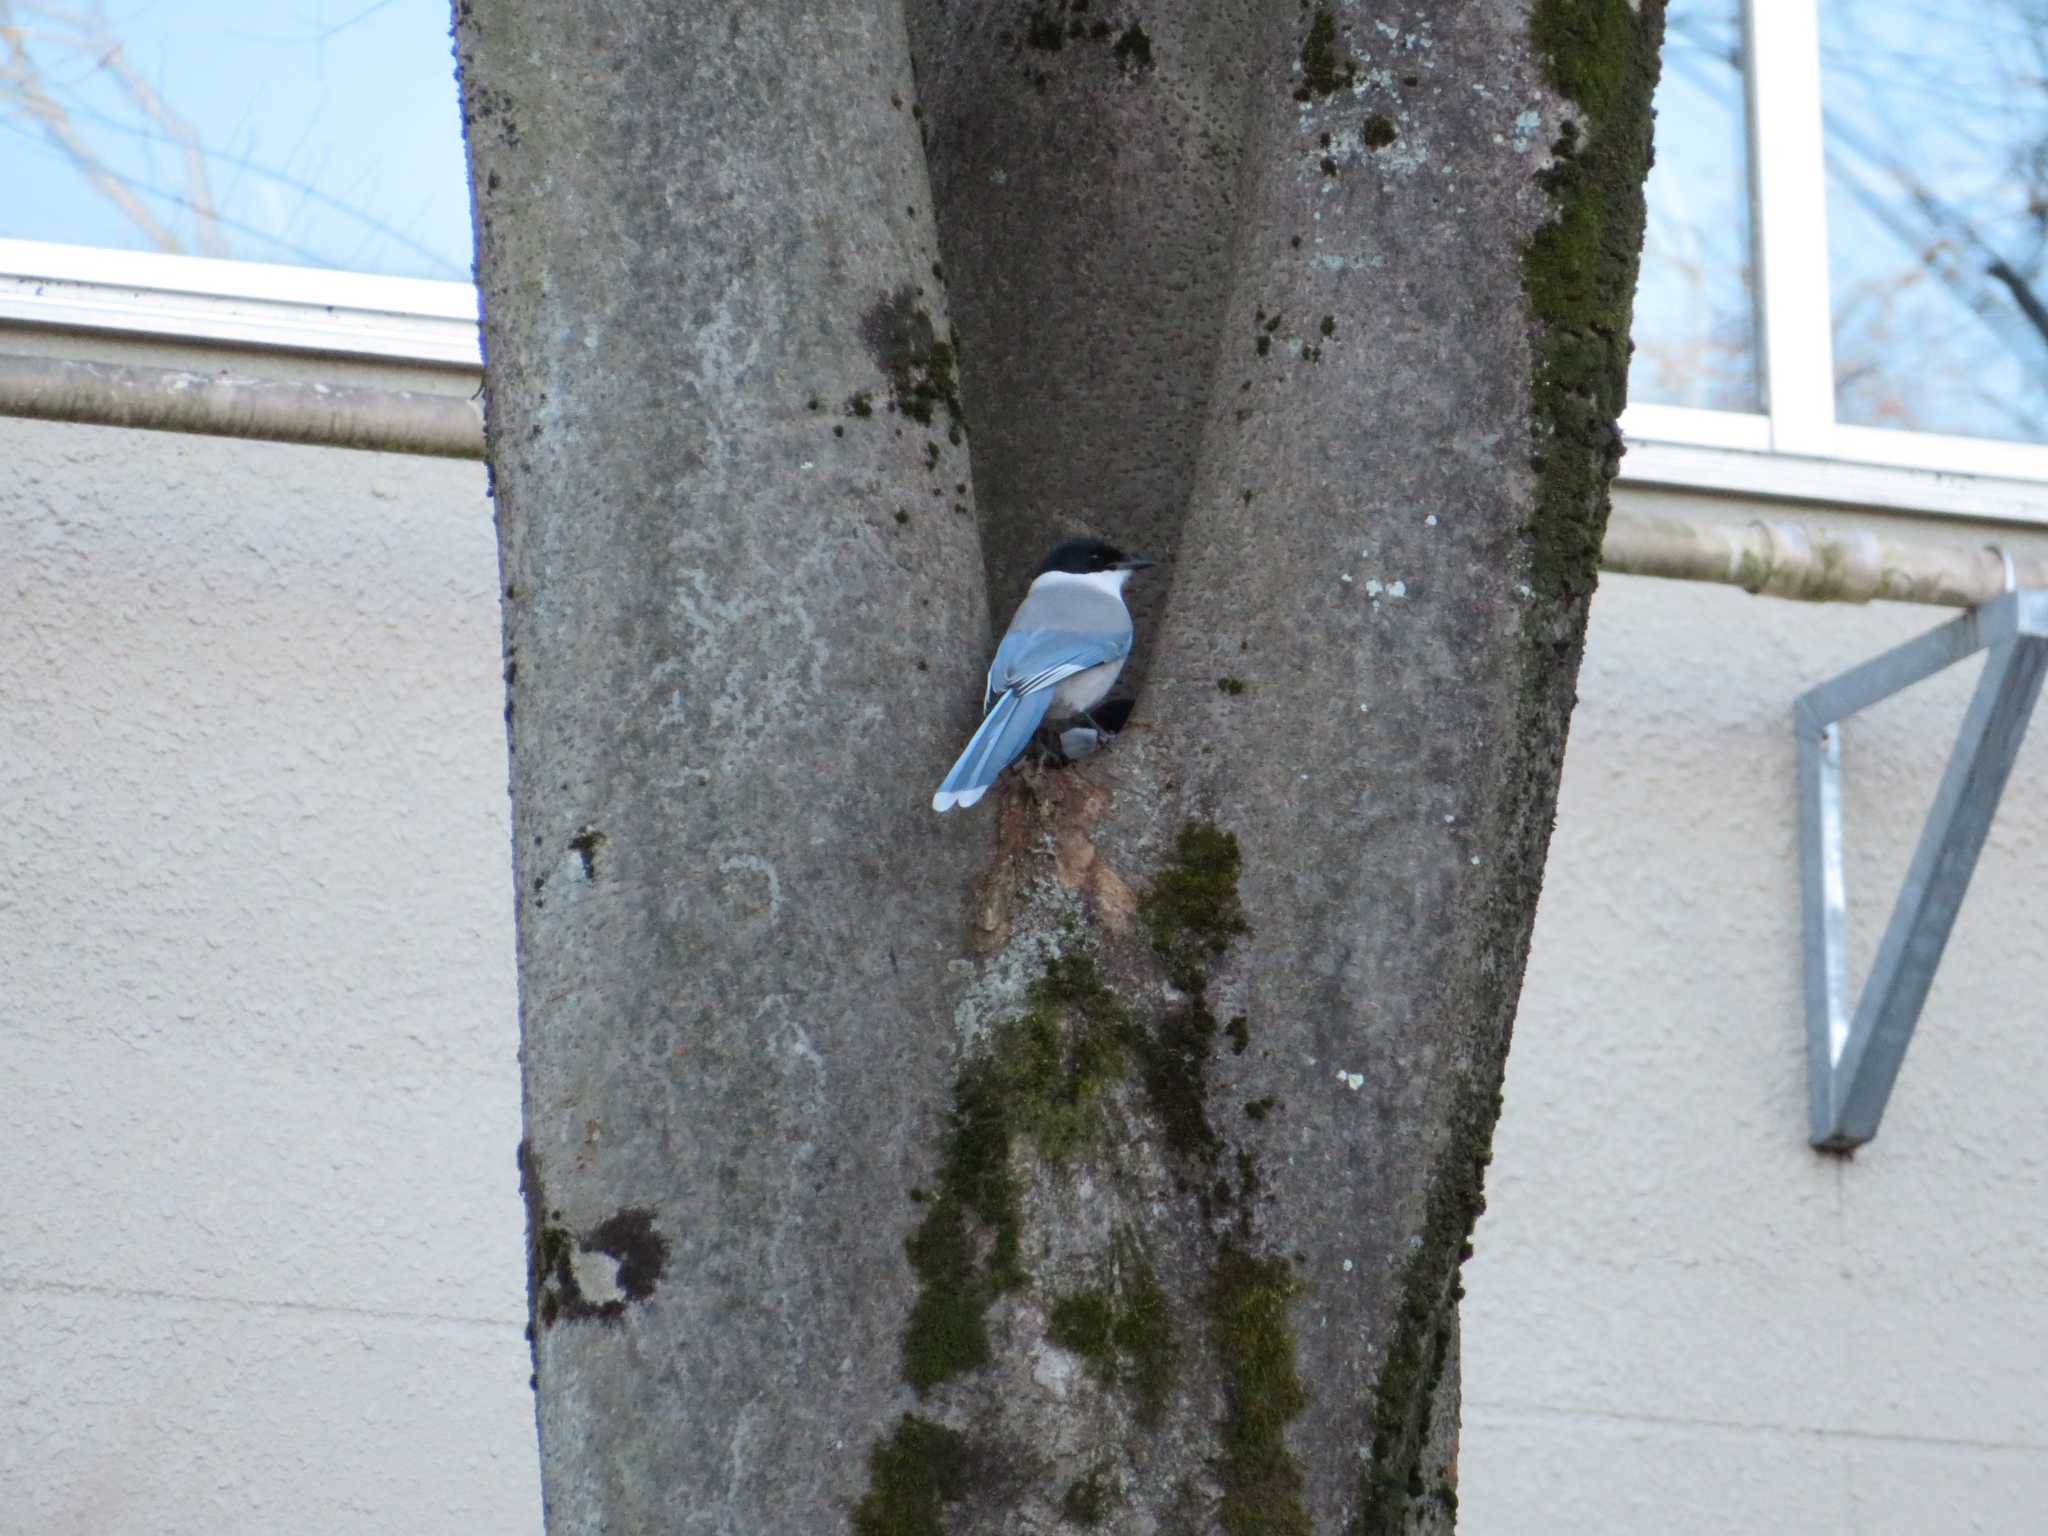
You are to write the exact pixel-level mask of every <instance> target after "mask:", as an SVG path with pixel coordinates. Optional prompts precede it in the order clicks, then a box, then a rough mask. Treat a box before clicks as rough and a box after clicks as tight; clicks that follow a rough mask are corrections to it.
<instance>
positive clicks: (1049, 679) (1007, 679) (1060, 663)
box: [982, 628, 1131, 710]
mask: <svg viewBox="0 0 2048 1536" xmlns="http://www.w3.org/2000/svg"><path fill="white" fill-rule="evenodd" d="M1130 649H1131V632H1130V630H1129V629H1128V628H1126V629H1124V630H1123V631H1121V632H1120V633H1119V632H1115V631H1107V632H1090V631H1087V630H1075V629H1013V630H1011V631H1010V632H1009V633H1008V634H1007V635H1004V636H1003V643H1002V644H1001V645H999V646H997V647H996V659H995V660H994V661H993V662H992V663H990V665H989V669H988V690H987V692H986V693H984V694H983V696H982V708H983V710H987V708H988V707H989V705H990V703H991V702H992V701H994V700H995V699H996V698H998V697H999V696H1000V695H1002V694H1005V693H1015V694H1019V695H1023V694H1030V693H1037V692H1039V691H1040V690H1041V689H1046V688H1052V687H1055V686H1057V685H1058V684H1059V683H1061V682H1063V681H1065V680H1066V679H1067V678H1070V677H1072V676H1073V675H1074V674H1075V673H1076V672H1086V671H1087V670H1088V669H1089V668H1090V667H1099V666H1101V665H1102V664H1103V663H1104V662H1106V661H1120V660H1122V659H1123V657H1125V656H1127V655H1128V654H1130Z"/></svg>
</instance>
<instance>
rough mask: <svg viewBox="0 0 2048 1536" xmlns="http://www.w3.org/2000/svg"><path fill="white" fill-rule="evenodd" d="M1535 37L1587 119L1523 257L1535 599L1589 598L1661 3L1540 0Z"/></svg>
mask: <svg viewBox="0 0 2048 1536" xmlns="http://www.w3.org/2000/svg"><path fill="white" fill-rule="evenodd" d="M1529 31H1530V40H1531V41H1532V42H1533V43H1534V44H1535V46H1536V50H1537V52H1538V54H1539V55H1540V56H1541V58H1542V60H1543V65H1544V69H1545V73H1546V74H1547V76H1548V77H1549V81H1550V84H1551V85H1552V87H1553V88H1555V89H1556V90H1557V91H1558V93H1559V94H1560V95H1563V96H1565V97H1567V98H1569V99H1570V100H1571V101H1572V102H1574V103H1575V104H1576V105H1577V107H1578V108H1579V110H1580V111H1581V112H1583V113H1584V114H1585V119H1586V126H1585V128H1584V129H1580V128H1579V127H1578V126H1577V124H1576V123H1573V124H1569V125H1567V126H1566V127H1565V129H1564V130H1563V131H1562V132H1561V133H1560V135H1559V138H1558V140H1557V142H1556V143H1555V144H1554V145H1552V147H1551V153H1552V157H1553V158H1552V164H1551V166H1550V168H1549V169H1548V170H1547V171H1545V172H1544V175H1543V184H1544V186H1545V188H1546V189H1547V190H1548V191H1549V192H1550V194H1551V197H1552V199H1553V200H1554V202H1555V205H1556V210H1557V212H1556V217H1555V218H1553V219H1552V220H1551V221H1550V222H1549V223H1547V224H1545V225H1544V226H1543V228H1542V229H1541V230H1539V231H1538V232H1537V234H1536V238H1535V239H1533V240H1532V241H1530V242H1529V245H1528V247H1527V248H1526V249H1525V250H1524V252H1523V255H1522V290H1523V293H1524V295H1525V297H1526V299H1527V301H1528V305H1529V310H1530V313H1531V316H1532V317H1533V318H1534V320H1535V322H1536V373H1535V380H1534V385H1535V399H1534V407H1535V411H1534V414H1535V422H1536V444H1535V468H1536V472H1537V504H1536V513H1535V518H1534V521H1533V524H1532V526H1531V529H1530V532H1531V535H1532V539H1533V546H1534V560H1533V564H1532V570H1531V576H1530V585H1531V586H1532V587H1533V588H1534V589H1535V591H1536V594H1537V596H1538V598H1539V599H1543V600H1546V601H1564V602H1576V601H1579V600H1581V599H1583V598H1586V597H1590V596H1591V595H1592V591H1593V585H1594V582H1595V580H1596V578H1597V576H1598V572H1599V566H1600V541H1601V539H1602V538H1603V537H1604V536H1605V534H1606V531H1607V505H1608V503H1607V486H1608V482H1609V481H1610V480H1612V479H1613V477H1614V471H1615V469H1616V468H1617V467H1618V466H1619V464H1620V462H1621V437H1620V434H1619V432H1618V431H1617V430H1616V428H1615V419H1616V418H1617V417H1618V416H1620V414H1621V408H1622V406H1623V405H1625V404H1626V403H1627V399H1628V332H1629V319H1630V311H1631V306H1632V303H1633V300H1634V295H1635V280H1636V266H1637V261H1638V259H1639V257H1640V256H1641V254H1642V248H1643V219H1644V213H1643V180H1644V178H1645V177H1646V176H1647V175H1648V174H1649V169H1650V126H1651V119H1650V97H1651V94H1652V93H1653V92H1654V91H1655V89H1656V85H1657V51H1658V45H1659V43H1660V42H1661V41H1662V38H1663V32H1664V6H1663V3H1662V0H1642V3H1641V8H1640V10H1638V8H1637V7H1636V6H1635V5H1633V4H1631V3H1630V0H1539V3H1538V4H1537V5H1536V7H1535V11H1534V13H1533V14H1532V16H1531V18H1530V22H1529Z"/></svg>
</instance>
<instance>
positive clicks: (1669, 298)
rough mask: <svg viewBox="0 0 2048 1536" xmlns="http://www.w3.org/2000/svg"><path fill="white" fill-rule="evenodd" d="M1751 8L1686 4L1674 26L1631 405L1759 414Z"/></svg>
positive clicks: (1733, 1)
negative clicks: (1746, 75) (1746, 89)
mask: <svg viewBox="0 0 2048 1536" xmlns="http://www.w3.org/2000/svg"><path fill="white" fill-rule="evenodd" d="M1745 116H1746V111H1745V105H1744V95H1743V85H1742V7H1741V0H1676V3H1674V4H1673V5H1672V7H1671V9H1670V11H1669V13H1668V15H1667V19H1666V21H1665V27H1664V74H1663V78H1662V81H1661V83H1660V85H1659V89H1658V92H1657V166H1656V172H1655V174H1653V175H1652V176H1651V178H1650V183H1649V186H1648V187H1647V188H1646V189H1645V192H1646V195H1647V197H1648V200H1649V214H1650V218H1649V229H1648V232H1647V234H1646V236H1645V238H1644V241H1643V272H1642V281H1641V282H1640V283H1639V284H1638V286H1637V289H1636V319H1635V336H1634V339H1635V344H1636V351H1635V357H1634V360H1633V362H1632V364H1631V366H1630V369H1629V398H1630V399H1631V400H1646V401H1654V402H1656V403H1657V404H1660V405H1688V406H1700V407H1704V408H1707V409H1710V410H1721V411H1755V410H1756V409H1757V408H1758V406H1759V405H1760V403H1761V398H1762V397H1761V393H1760V388H1759V384H1758V380H1757V371H1756V361H1757V359H1756V306H1755V304H1754V303H1753V302H1752V297H1751V296H1752V294H1753V293H1754V291H1755V286H1756V279H1755V274H1754V273H1753V272H1752V271H1751V269H1750V229H1749V144H1748V138H1747V129H1746V126H1745Z"/></svg>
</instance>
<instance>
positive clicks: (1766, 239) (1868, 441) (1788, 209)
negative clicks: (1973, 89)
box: [1621, 0, 2048, 526]
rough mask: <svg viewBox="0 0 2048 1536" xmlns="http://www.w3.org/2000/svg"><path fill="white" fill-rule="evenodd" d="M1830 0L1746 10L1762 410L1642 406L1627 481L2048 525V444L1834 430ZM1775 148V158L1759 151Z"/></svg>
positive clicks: (1632, 420)
mask: <svg viewBox="0 0 2048 1536" xmlns="http://www.w3.org/2000/svg"><path fill="white" fill-rule="evenodd" d="M1821 4H1822V0H1744V4H1743V8H1742V9H1743V18H1742V19H1743V29H1744V30H1743V36H1744V45H1743V56H1744V58H1745V59H1746V60H1747V61H1748V68H1747V71H1746V74H1747V88H1748V91H1747V94H1748V98H1749V137H1748V147H1749V154H1748V157H1747V158H1748V163H1749V191H1750V226H1751V230H1752V232H1753V233H1752V238H1753V240H1754V243H1755V271H1756V274H1757V293H1756V305H1757V326H1756V333H1757V347H1758V352H1759V363H1760V369H1759V373H1760V382H1761V384H1762V393H1763V398H1764V401H1765V407H1764V409H1763V411H1761V412H1757V413H1745V412H1738V411H1708V410H1698V409H1695V408H1693V407H1690V406H1673V405H1650V404H1641V405H1631V406H1630V407H1629V408H1628V410H1627V411H1626V412H1624V413H1623V415H1622V418H1621V427H1622V435H1623V437H1624V438H1625V439H1626V441H1627V442H1628V445H1629V452H1628V454H1627V456H1626V457H1625V458H1624V459H1623V460H1622V468H1621V478H1622V481H1623V483H1624V484H1630V483H1633V484H1637V485H1653V486H1665V487H1672V488H1678V489H1688V490H1698V491H1706V492H1719V493H1724V494H1732V495H1740V496H1744V497H1752V498H1759V499H1767V500H1788V501H1809V502H1828V503H1836V504H1842V505H1851V506H1874V507H1886V508H1896V509H1898V510H1901V511H1913V512H1925V513H1932V514H1935V515H1937V516H1954V517H1974V518H1991V519H1996V520H1998V521H2003V522H2020V523H2035V524H2040V525H2042V526H2048V444H2039V443H2015V442H2003V441H1999V440H1997V439H1994V438H1974V437H1949V436H1944V435H1941V434H1939V433H1933V432H1909V431H1902V430H1898V429H1894V428H1889V427H1857V426H1848V425H1845V424H1843V423H1841V422H1839V421H1837V420H1836V419H1835V362H1834V318H1833V317H1834V310H1833V307H1832V305H1831V303H1830V301H1829V295H1828V216H1827V156H1826V145H1825V143H1824V141H1823V138H1822V128H1821V75H1820V6H1821ZM1764 145H1768V146H1769V152H1768V153H1764V152H1762V149H1761V146H1764Z"/></svg>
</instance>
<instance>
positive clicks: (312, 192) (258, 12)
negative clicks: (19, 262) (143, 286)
mask: <svg viewBox="0 0 2048 1536" xmlns="http://www.w3.org/2000/svg"><path fill="white" fill-rule="evenodd" d="M13 11H14V16H15V20H16V21H17V22H18V23H19V24H20V25H21V26H22V28H23V30H24V35H25V36H26V37H27V39H28V43H27V47H28V56H29V62H30V64H31V65H32V68H33V76H34V80H33V84H32V85H31V86H30V87H29V88H28V89H27V90H20V89H12V88H6V87H0V158H4V163H6V165H7V166H8V181H9V189H8V193H9V195H8V196H7V197H6V198H5V199H0V235H6V236H12V237H15V238H19V239H32V240H62V241H70V242H73V243H77V244H84V245H108V246H118V247H124V248H128V249H135V250H158V249H163V248H164V241H165V240H166V239H167V238H168V239H169V240H171V241H173V242H175V247H176V248H177V249H179V250H181V251H184V252H186V253H188V254H193V255H227V256H231V257H240V258H245V259H250V260H259V261H277V262H286V263H292V264H302V265H314V266H328V267H341V268H346V269H350V270H354V271H366V272H382V273H389V274H394V275H401V276H407V277H434V278H452V279H466V278H467V277H468V276H469V271H470V228H469V205H468V190H467V184H466V181H465V170H464V164H463V156H462V138H461V131H462V130H461V119H460V114H459V112H458V109H457V104H456V89H455V64H454V58H453V55H452V52H451V50H450V44H449V39H448V7H447V5H446V4H445V3H444V0H282V3H268V4H266V3H257V0H241V3H235V0H108V3H106V4H105V5H104V6H103V7H100V6H95V5H93V4H91V0H84V3H81V0H67V3H62V4H52V5H51V6H50V7H49V9H48V11H47V12H46V11H44V9H43V8H42V6H41V5H40V4H39V3H38V0H14V5H13ZM79 17H83V18H84V19H85V23H86V24H84V25H80V24H79V23H78V22H77V21H75V20H72V19H71V18H79ZM115 43H118V45H119V53H118V54H114V53H113V52H112V45H113V44H115ZM0 46H4V45H0ZM187 130H189V137H188V135H187ZM194 139H196V142H197V144H198V145H199V146H200V148H201V149H202V151H203V160H204V174H203V181H201V180H198V179H195V177H194V174H193V166H192V157H191V156H190V155H189V154H188V151H187V145H188V143H190V142H191V141H192V140H194ZM67 140H68V143H67ZM209 214H210V215H211V217H210V218H209V217H208V215H209Z"/></svg>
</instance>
